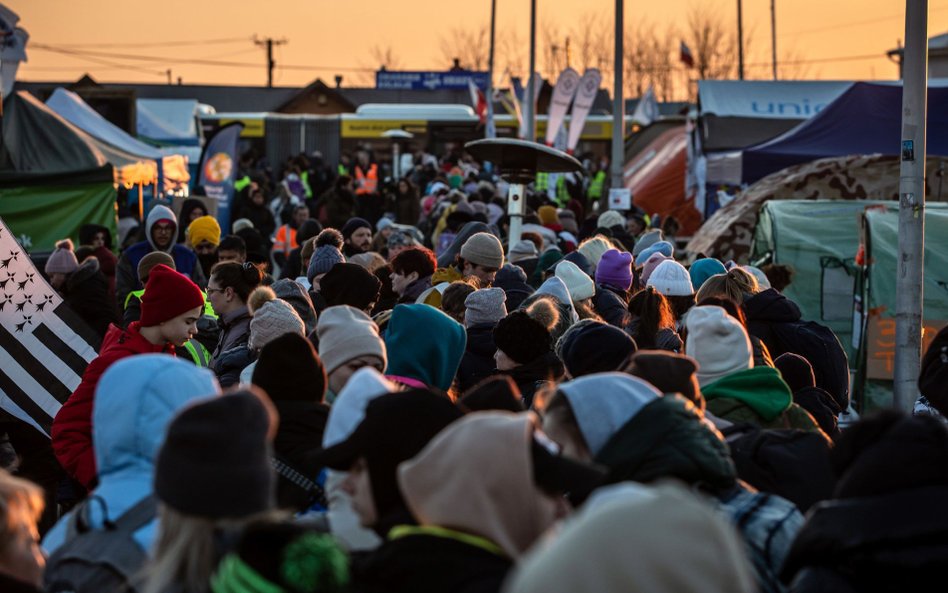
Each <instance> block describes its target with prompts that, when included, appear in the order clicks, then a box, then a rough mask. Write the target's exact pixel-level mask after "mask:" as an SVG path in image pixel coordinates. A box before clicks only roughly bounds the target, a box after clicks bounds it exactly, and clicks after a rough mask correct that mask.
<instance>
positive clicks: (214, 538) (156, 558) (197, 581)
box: [142, 503, 279, 593]
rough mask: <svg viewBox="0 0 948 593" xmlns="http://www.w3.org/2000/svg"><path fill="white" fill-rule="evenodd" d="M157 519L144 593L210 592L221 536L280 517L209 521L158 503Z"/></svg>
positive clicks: (219, 554) (274, 515)
mask: <svg viewBox="0 0 948 593" xmlns="http://www.w3.org/2000/svg"><path fill="white" fill-rule="evenodd" d="M158 517H159V519H160V523H159V528H158V539H157V541H156V542H155V549H154V553H153V555H152V556H151V559H150V560H149V561H148V563H147V564H146V565H145V567H144V568H143V569H142V574H143V576H144V579H145V586H144V589H143V590H142V593H167V592H168V591H171V590H181V591H206V590H208V583H209V582H210V579H211V575H213V574H214V571H215V570H216V569H217V565H218V563H219V562H220V559H221V558H220V557H221V554H222V553H223V550H221V547H220V544H219V540H220V538H221V536H222V535H226V534H228V533H238V532H239V531H240V530H241V529H242V528H243V527H244V526H245V525H247V524H248V523H250V522H251V521H254V520H256V519H260V518H265V517H279V515H278V514H277V513H274V512H266V513H262V514H257V515H251V516H249V517H240V518H233V519H208V518H205V517H196V516H193V515H185V514H183V513H179V512H178V511H176V510H174V509H172V508H171V507H169V506H167V505H164V504H161V503H159V504H158Z"/></svg>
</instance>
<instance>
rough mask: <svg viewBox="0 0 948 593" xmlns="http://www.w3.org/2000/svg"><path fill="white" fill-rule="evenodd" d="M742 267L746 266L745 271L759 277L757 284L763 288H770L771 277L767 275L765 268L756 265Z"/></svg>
mask: <svg viewBox="0 0 948 593" xmlns="http://www.w3.org/2000/svg"><path fill="white" fill-rule="evenodd" d="M741 267H742V268H744V271H745V272H748V273H749V274H750V275H752V276H753V277H754V278H757V286H759V287H760V289H761V290H767V289H768V288H771V286H770V278H768V277H767V274H764V271H763V270H761V269H760V268H758V267H755V266H741Z"/></svg>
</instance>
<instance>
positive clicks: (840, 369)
mask: <svg viewBox="0 0 948 593" xmlns="http://www.w3.org/2000/svg"><path fill="white" fill-rule="evenodd" d="M770 329H771V332H772V334H771V335H772V336H773V337H774V338H775V340H776V344H773V346H775V347H771V345H772V344H771V343H768V344H767V347H768V348H769V349H770V354H771V356H772V357H773V358H777V357H778V356H780V355H781V354H783V353H785V352H792V353H794V354H799V355H800V356H802V357H804V358H806V359H807V360H808V361H810V365H812V366H813V375H814V376H815V377H816V386H817V387H819V388H821V389H823V390H825V391H827V392H828V393H829V394H830V395H832V396H833V399H835V400H836V403H838V404H839V408H840V409H841V410H845V409H846V408H848V407H849V358H848V357H847V356H846V351H845V350H844V349H843V345H842V344H840V343H839V338H837V337H836V334H834V333H833V330H831V329H830V328H828V327H826V326H824V325H820V324H819V323H816V322H815V321H802V320H799V321H790V322H786V323H772V324H770Z"/></svg>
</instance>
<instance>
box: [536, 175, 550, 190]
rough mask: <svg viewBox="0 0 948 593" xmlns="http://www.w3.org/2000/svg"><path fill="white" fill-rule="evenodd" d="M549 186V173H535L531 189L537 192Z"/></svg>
mask: <svg viewBox="0 0 948 593" xmlns="http://www.w3.org/2000/svg"><path fill="white" fill-rule="evenodd" d="M549 187H550V174H549V173H544V172H542V171H541V172H539V173H537V178H536V181H534V182H533V189H535V190H536V191H538V192H545V191H546V190H547V189H548V188H549Z"/></svg>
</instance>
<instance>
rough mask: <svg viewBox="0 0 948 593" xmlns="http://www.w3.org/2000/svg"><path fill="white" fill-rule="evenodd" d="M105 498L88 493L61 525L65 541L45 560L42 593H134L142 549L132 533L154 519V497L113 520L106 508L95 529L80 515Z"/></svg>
mask: <svg viewBox="0 0 948 593" xmlns="http://www.w3.org/2000/svg"><path fill="white" fill-rule="evenodd" d="M94 503H98V504H101V505H102V507H103V510H104V511H107V509H106V508H105V502H104V501H103V500H102V499H101V498H98V497H92V498H90V499H87V500H86V501H85V502H83V503H82V504H81V505H80V506H79V507H78V508H76V510H75V512H74V513H73V515H72V518H71V519H70V520H69V525H68V526H67V532H66V541H65V542H64V543H63V545H62V546H60V547H59V549H57V550H56V551H55V552H54V553H53V555H52V556H50V557H49V560H47V562H46V573H45V577H44V579H45V589H44V590H45V591H46V592H47V593H136V592H137V591H138V590H139V589H140V585H141V583H139V582H137V578H138V574H139V573H140V572H141V569H142V566H144V564H145V559H146V552H145V550H143V549H142V548H141V546H139V545H138V542H136V541H135V540H134V538H133V537H132V535H133V534H134V533H135V532H136V531H137V530H138V529H140V528H142V527H144V526H145V525H147V524H148V523H149V522H150V521H152V520H153V519H154V518H155V514H156V504H155V498H154V496H151V495H149V496H146V497H145V498H143V499H142V500H141V501H139V502H138V503H136V504H135V505H134V506H133V507H132V508H130V509H128V510H127V511H126V512H125V513H124V514H123V515H122V516H121V517H119V518H118V519H117V520H115V521H114V522H113V521H110V520H109V518H108V513H107V512H106V513H105V515H106V516H105V519H104V520H103V522H102V527H101V528H92V527H90V526H89V523H88V521H87V519H86V517H85V515H86V513H87V511H88V507H89V505H91V504H94Z"/></svg>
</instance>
